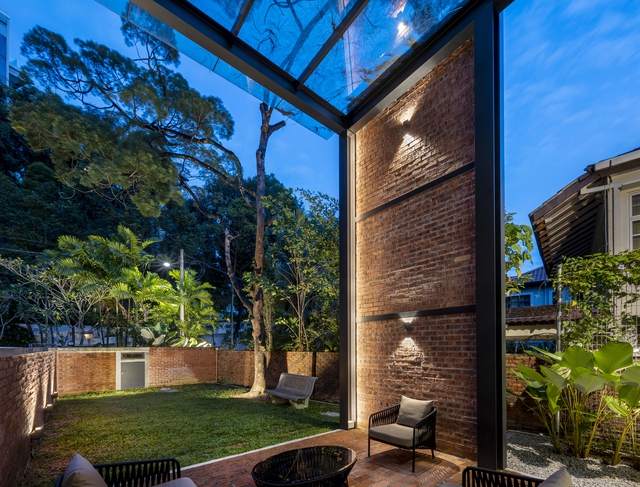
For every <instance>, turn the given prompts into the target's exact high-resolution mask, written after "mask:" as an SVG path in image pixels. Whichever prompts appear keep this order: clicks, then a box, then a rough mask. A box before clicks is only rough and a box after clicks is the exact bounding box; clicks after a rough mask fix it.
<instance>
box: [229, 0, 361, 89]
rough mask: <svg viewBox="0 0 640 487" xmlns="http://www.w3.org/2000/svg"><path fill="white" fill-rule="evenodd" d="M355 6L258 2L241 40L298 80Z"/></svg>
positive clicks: (331, 1) (325, 1)
mask: <svg viewBox="0 0 640 487" xmlns="http://www.w3.org/2000/svg"><path fill="white" fill-rule="evenodd" d="M353 3H354V1H349V0H305V1H298V2H295V1H292V2H288V1H287V2H280V1H274V0H256V2H255V3H254V4H253V6H252V7H251V11H250V12H249V15H248V16H247V19H246V21H245V23H244V25H243V26H242V29H241V30H240V35H239V37H240V38H241V39H242V40H243V41H245V42H246V43H248V44H249V45H250V46H251V47H253V48H255V49H257V50H258V51H260V53H262V54H264V55H265V56H266V57H267V58H268V59H269V60H271V61H273V62H274V63H275V64H277V65H278V66H280V67H281V68H283V69H284V70H285V71H287V72H288V73H290V74H291V75H293V76H294V77H296V78H297V77H298V76H299V75H300V74H301V73H302V71H303V70H304V68H305V67H306V66H307V64H309V62H310V61H311V60H312V59H313V57H314V56H315V55H316V53H317V52H318V51H319V50H320V48H321V47H322V46H323V45H324V43H325V41H326V40H327V39H328V38H329V36H331V34H332V32H333V31H334V30H335V28H336V27H337V26H338V24H340V22H341V21H342V19H343V18H344V16H345V15H346V14H347V12H348V11H349V9H350V8H351V7H352V6H353Z"/></svg>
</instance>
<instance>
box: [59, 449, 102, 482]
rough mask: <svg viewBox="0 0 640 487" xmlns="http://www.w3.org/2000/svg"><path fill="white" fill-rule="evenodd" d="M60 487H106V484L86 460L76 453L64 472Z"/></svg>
mask: <svg viewBox="0 0 640 487" xmlns="http://www.w3.org/2000/svg"><path fill="white" fill-rule="evenodd" d="M62 487H107V483H106V482H105V481H104V479H103V478H102V477H101V476H100V474H99V473H98V471H97V470H96V469H95V468H93V465H91V463H89V461H88V460H87V459H86V458H84V457H83V456H82V455H80V454H79V453H76V454H75V455H74V456H73V458H72V459H71V461H70V462H69V465H67V469H66V470H65V471H64V477H63V478H62Z"/></svg>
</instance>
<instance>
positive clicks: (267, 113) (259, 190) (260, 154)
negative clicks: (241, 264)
mask: <svg viewBox="0 0 640 487" xmlns="http://www.w3.org/2000/svg"><path fill="white" fill-rule="evenodd" d="M260 113H261V114H262V126H261V127H260V142H259V144H258V150H256V182H257V187H256V249H255V254H254V268H253V274H254V277H255V278H256V279H258V278H259V277H260V276H261V275H262V267H263V264H264V231H265V228H266V213H265V209H264V207H263V206H262V197H263V196H264V195H265V192H266V186H265V163H264V161H265V156H266V154H267V145H268V144H269V137H271V135H272V134H273V133H274V132H275V131H276V130H279V129H281V128H282V127H284V126H285V122H284V121H281V122H278V123H277V124H274V125H270V124H269V122H270V121H271V115H272V113H273V107H269V106H267V104H266V103H261V104H260ZM249 295H250V296H251V301H252V303H253V306H252V309H251V325H252V327H253V359H254V360H253V361H254V377H253V385H252V386H251V390H250V391H249V394H262V393H263V392H264V390H265V388H266V387H267V380H266V377H267V354H266V343H265V339H266V332H265V326H264V316H263V308H264V294H263V291H262V286H260V285H259V284H257V281H254V283H253V284H252V286H251V291H250V293H249Z"/></svg>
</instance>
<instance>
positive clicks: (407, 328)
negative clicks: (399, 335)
mask: <svg viewBox="0 0 640 487" xmlns="http://www.w3.org/2000/svg"><path fill="white" fill-rule="evenodd" d="M413 319H414V317H413V316H410V317H407V318H402V321H404V331H406V332H407V333H411V330H412V329H413V326H411V323H413Z"/></svg>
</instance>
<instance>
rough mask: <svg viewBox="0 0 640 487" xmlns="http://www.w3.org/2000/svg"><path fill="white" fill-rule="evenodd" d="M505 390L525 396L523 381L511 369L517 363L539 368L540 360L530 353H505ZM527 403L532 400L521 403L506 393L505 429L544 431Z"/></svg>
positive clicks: (530, 402)
mask: <svg viewBox="0 0 640 487" xmlns="http://www.w3.org/2000/svg"><path fill="white" fill-rule="evenodd" d="M506 363H507V373H506V378H507V390H509V391H511V392H513V393H514V394H517V395H518V396H519V397H526V394H525V393H524V390H525V389H526V386H525V383H524V381H522V380H521V379H518V378H517V377H516V376H515V375H514V374H513V372H511V369H517V368H518V364H521V365H526V366H527V367H531V368H534V369H536V370H539V369H538V368H539V367H540V365H542V364H543V362H542V361H541V360H538V359H537V358H535V357H532V356H530V355H520V354H510V353H508V354H507V360H506ZM527 404H529V405H531V406H532V405H533V400H532V399H528V398H527V402H526V403H523V402H522V401H521V400H520V399H517V398H516V397H514V396H512V395H511V394H507V429H510V430H518V431H531V432H535V433H538V432H541V433H546V432H547V429H546V428H545V426H544V424H542V421H540V420H539V419H538V418H537V417H536V416H535V414H533V413H532V412H531V411H529V408H528V407H527Z"/></svg>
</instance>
